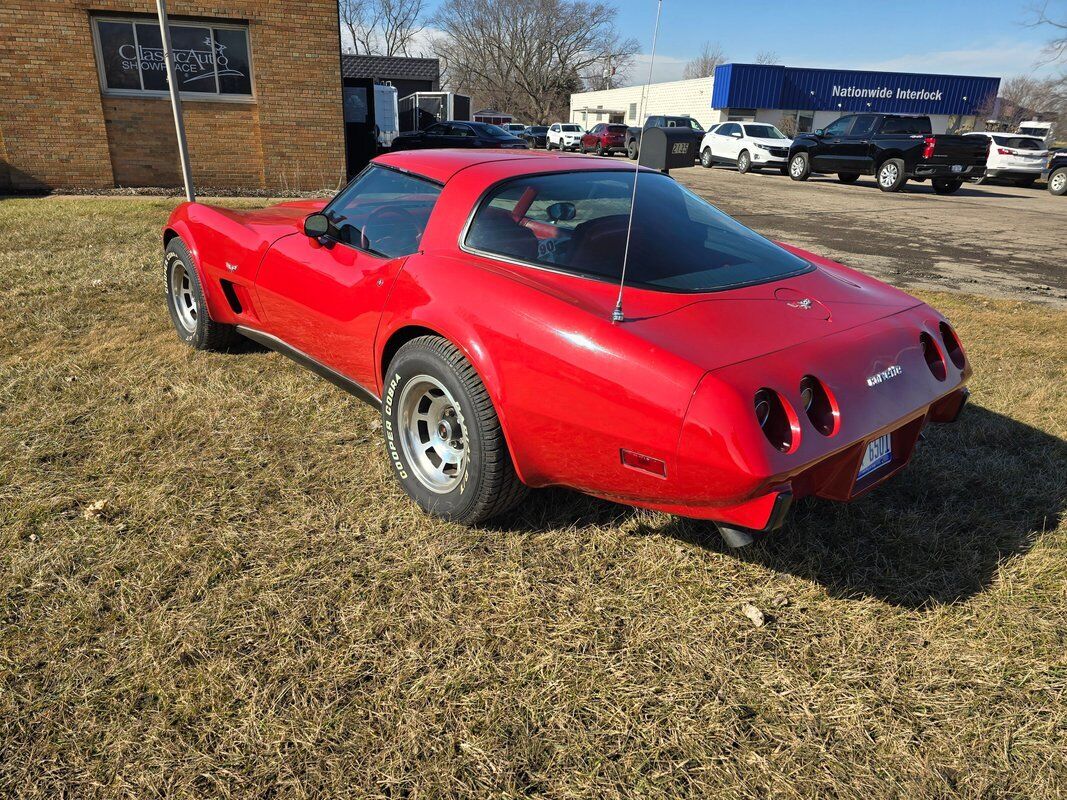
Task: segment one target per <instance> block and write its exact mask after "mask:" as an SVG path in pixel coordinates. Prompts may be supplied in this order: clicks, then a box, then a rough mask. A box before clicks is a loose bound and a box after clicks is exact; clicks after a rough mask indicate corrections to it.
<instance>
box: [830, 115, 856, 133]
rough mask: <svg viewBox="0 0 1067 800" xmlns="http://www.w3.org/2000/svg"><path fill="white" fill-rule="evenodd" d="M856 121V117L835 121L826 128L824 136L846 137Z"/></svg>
mask: <svg viewBox="0 0 1067 800" xmlns="http://www.w3.org/2000/svg"><path fill="white" fill-rule="evenodd" d="M854 119H855V117H841V118H840V119H835V120H834V121H833V122H831V123H830V124H829V125H827V126H826V128H825V129H824V130H823V134H824V135H826V136H844V135H845V132H846V131H848V127H849V125H851V124H852V120H854Z"/></svg>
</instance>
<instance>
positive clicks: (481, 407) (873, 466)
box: [163, 150, 970, 544]
mask: <svg viewBox="0 0 1067 800" xmlns="http://www.w3.org/2000/svg"><path fill="white" fill-rule="evenodd" d="M634 180H635V172H634V169H633V167H632V166H629V165H627V164H624V163H612V162H607V161H604V160H601V159H592V158H585V159H583V158H575V157H573V156H571V157H566V156H555V155H541V154H534V153H530V152H504V151H456V150H425V151H413V152H403V153H391V154H388V155H384V156H381V157H379V158H377V159H375V160H374V161H373V162H372V163H371V164H370V165H369V166H368V167H367V169H365V170H364V171H363V172H362V173H361V174H360V175H359V176H357V177H356V178H355V179H354V180H353V181H352V182H351V183H350V184H349V185H348V186H347V187H346V188H345V189H343V190H342V191H341V192H340V193H339V194H338V195H337V196H336V197H335V198H334V199H333V200H331V201H329V202H319V201H299V202H288V203H282V204H280V205H276V206H273V207H270V208H266V209H263V210H257V211H231V210H227V209H222V208H215V207H211V206H207V205H201V204H198V203H191V204H189V203H187V204H183V205H181V206H179V207H178V208H177V209H176V210H175V211H174V213H173V215H172V216H171V218H170V221H169V222H168V223H167V226H166V229H165V231H164V233H163V244H164V247H165V248H166V250H165V253H166V254H165V266H166V275H167V292H168V298H169V307H170V314H171V317H172V320H173V322H174V326H175V328H176V329H177V331H178V334H179V336H180V337H181V338H182V339H183V340H184V341H186V342H187V343H189V344H190V345H192V346H193V347H195V348H198V349H205V350H208V349H221V348H225V347H227V346H229V345H230V344H231V343H232V342H233V340H234V339H235V337H237V336H242V335H243V336H246V337H249V338H251V339H254V340H256V341H258V342H261V343H262V344H264V345H266V346H268V347H271V348H274V349H275V350H278V351H280V352H282V353H285V354H287V355H289V356H291V357H292V358H294V359H296V360H297V361H299V362H301V363H302V364H304V365H306V366H308V367H310V368H311V369H312V370H314V371H315V372H317V373H319V374H320V375H322V376H323V377H325V378H327V379H328V380H331V381H333V382H334V383H336V384H338V385H340V386H342V387H344V388H346V389H348V390H349V391H351V392H353V393H355V394H356V395H358V396H360V397H362V398H364V399H365V400H367V401H369V402H371V403H374V404H375V405H380V406H381V413H382V427H383V435H384V439H385V445H386V450H387V453H388V457H389V460H390V462H391V464H392V468H393V470H394V472H395V473H396V476H397V478H398V479H399V481H400V483H401V485H402V486H403V488H404V490H405V491H406V492H407V493H408V494H409V495H410V496H411V497H412V498H414V500H415V501H416V502H418V503H419V504H420V505H421V506H422V507H423V508H424V509H425V510H427V511H429V512H431V513H433V514H437V515H440V516H442V517H446V518H449V519H452V520H456V521H459V522H462V523H477V522H480V521H482V520H484V519H486V518H488V517H490V516H493V515H494V514H498V513H500V512H502V511H505V510H506V509H509V508H511V507H512V506H514V505H515V504H516V503H518V502H519V501H520V499H521V498H522V497H523V495H524V493H525V491H526V488H527V487H540V486H550V485H562V486H569V487H573V488H574V489H578V490H580V491H583V492H587V493H589V494H592V495H596V496H598V497H602V498H607V499H610V500H614V501H618V502H621V503H629V504H632V505H637V506H644V507H648V508H655V509H661V510H664V511H668V512H672V513H676V514H681V515H686V516H691V517H699V518H705V519H710V520H714V521H715V522H716V523H718V525H719V527H720V529H721V530H722V531H723V533H724V535H725V536H726V538H727V541H729V542H731V543H732V544H741V543H744V542H747V541H749V540H750V534H751V533H752V532H754V531H767V530H772V529H774V528H776V527H778V526H779V525H781V523H782V521H783V519H784V518H785V515H786V512H787V511H788V509H789V506H790V502H791V501H792V499H793V498H795V497H801V496H804V495H817V496H819V497H824V498H829V499H833V500H841V501H844V500H849V499H851V498H854V497H856V496H858V495H861V494H864V493H865V492H867V491H869V490H870V489H872V488H873V487H875V486H877V485H878V484H880V483H882V482H883V481H885V480H887V479H888V478H889V477H891V476H892V475H895V474H896V473H897V472H898V471H899V470H901V469H902V468H903V467H904V466H905V464H907V462H908V460H909V459H910V458H911V455H912V451H913V450H914V448H915V444H916V442H917V441H918V438H919V434H920V432H921V431H922V429H923V427H924V426H925V425H927V424H928V423H931V422H951V421H953V420H955V419H956V417H957V415H958V414H959V413H960V410H961V409H962V407H963V405H964V402H965V400H966V398H967V390H966V389H965V388H964V382H965V381H966V379H967V377H968V375H969V374H970V366H969V364H968V363H967V359H966V356H965V355H964V352H963V348H962V347H961V345H960V342H959V339H958V338H957V336H956V334H955V333H954V332H953V329H952V327H951V326H950V325H949V323H948V322H947V321H946V320H945V318H944V317H943V316H941V315H940V314H939V313H938V312H937V311H935V310H934V309H933V308H931V307H929V306H928V305H926V304H924V303H922V302H920V301H919V300H916V299H915V298H913V297H910V296H909V295H907V294H905V293H904V292H901V291H899V290H897V289H894V288H892V287H890V286H887V285H885V284H883V283H880V282H879V281H876V280H874V279H872V278H870V277H868V276H866V275H864V274H862V273H859V272H855V271H853V270H850V269H848V268H846V267H844V266H842V265H840V264H836V263H833V262H831V261H828V260H827V259H824V258H820V257H819V256H816V255H813V254H811V253H806V252H804V251H802V250H800V249H798V248H795V247H790V246H787V245H779V244H775V243H773V242H771V241H768V240H767V239H764V238H763V237H761V236H759V235H758V234H756V233H753V232H752V231H750V230H748V229H747V228H745V227H743V226H742V225H740V224H739V223H737V222H735V221H734V220H733V219H731V218H730V217H728V216H726V215H725V214H723V213H721V212H720V211H718V210H716V209H715V208H713V207H712V206H710V205H708V204H707V203H706V202H705V201H704V200H702V199H700V198H699V197H697V196H696V195H694V194H692V193H691V192H689V191H688V190H687V189H685V188H684V187H683V186H681V185H680V184H678V183H676V182H675V181H674V180H672V179H671V178H670V177H668V176H666V175H663V174H660V173H658V172H654V171H651V170H642V172H641V173H640V178H639V185H638V192H637V201H636V206H635V209H634V223H633V232H632V235H631V238H630V242H629V256H628V267H627V270H628V274H627V281H626V286H625V290H624V293H623V300H624V303H623V307H624V315H623V320H622V321H621V322H613V320H612V311H613V309H614V308H615V305H616V297H617V295H618V293H619V277H620V266H621V263H622V259H623V252H624V249H625V248H626V246H627V243H626V236H627V222H628V213H629V210H630V201H631V195H632V190H633V181H634ZM220 366H222V362H220Z"/></svg>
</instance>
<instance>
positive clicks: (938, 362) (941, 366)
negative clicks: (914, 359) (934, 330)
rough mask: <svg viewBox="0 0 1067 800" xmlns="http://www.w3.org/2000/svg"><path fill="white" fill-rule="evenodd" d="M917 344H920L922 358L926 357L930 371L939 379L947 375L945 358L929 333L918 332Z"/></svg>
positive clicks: (941, 379)
mask: <svg viewBox="0 0 1067 800" xmlns="http://www.w3.org/2000/svg"><path fill="white" fill-rule="evenodd" d="M919 344H921V345H922V349H923V358H925V359H926V366H928V367H929V368H930V373H931V374H932V375H933V376H934V377H935V378H937V379H938V380H939V381H943V380H944V379H945V377H946V376H947V375H948V369H947V368H946V367H945V359H944V356H942V355H941V350H940V348H938V346H937V342H935V341H934V338H933V337H932V336H931V335H930V334H928V333H922V334H919Z"/></svg>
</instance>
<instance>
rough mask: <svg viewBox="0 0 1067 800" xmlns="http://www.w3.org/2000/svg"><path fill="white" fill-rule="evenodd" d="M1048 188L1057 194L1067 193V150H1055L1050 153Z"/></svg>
mask: <svg viewBox="0 0 1067 800" xmlns="http://www.w3.org/2000/svg"><path fill="white" fill-rule="evenodd" d="M1048 190H1049V191H1050V192H1052V193H1053V194H1055V195H1060V196H1062V195H1065V194H1067V150H1053V151H1052V152H1051V153H1049V155H1048Z"/></svg>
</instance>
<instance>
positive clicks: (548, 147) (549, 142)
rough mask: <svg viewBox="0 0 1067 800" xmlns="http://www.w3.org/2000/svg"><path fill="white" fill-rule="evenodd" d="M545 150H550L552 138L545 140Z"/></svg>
mask: <svg viewBox="0 0 1067 800" xmlns="http://www.w3.org/2000/svg"><path fill="white" fill-rule="evenodd" d="M545 150H548V151H551V150H552V140H551V139H549V140H547V141H546V142H545Z"/></svg>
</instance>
